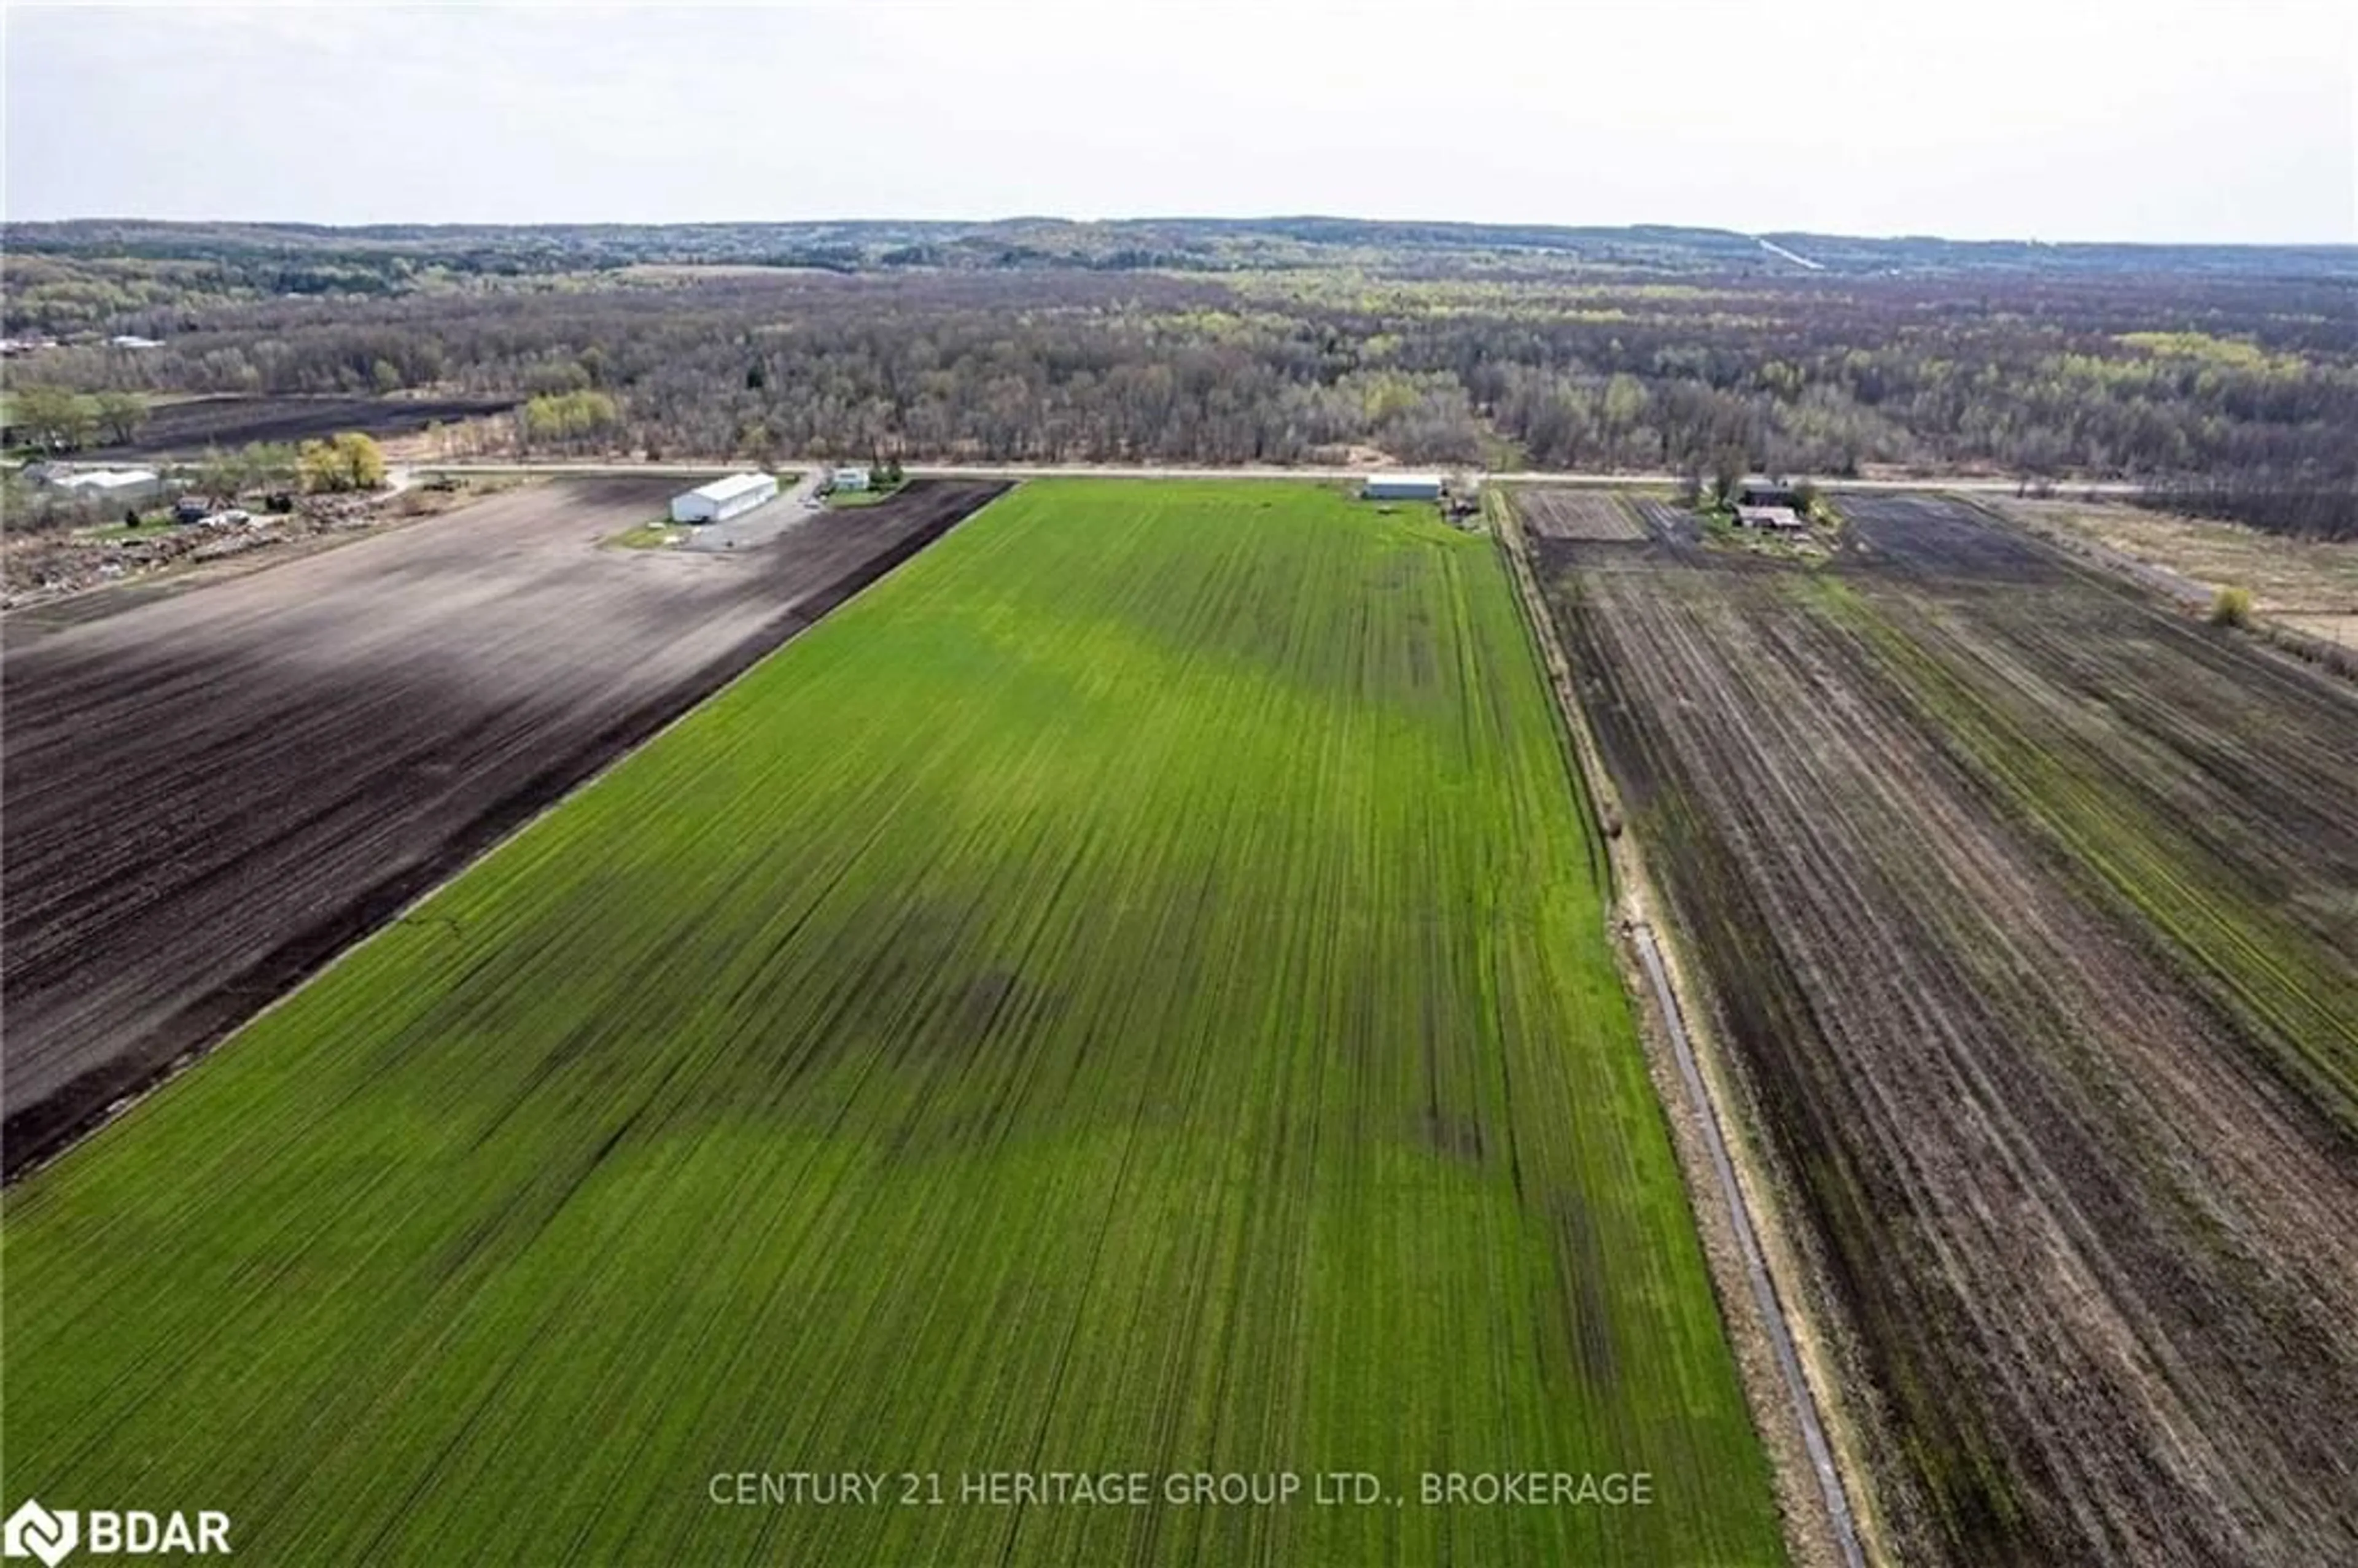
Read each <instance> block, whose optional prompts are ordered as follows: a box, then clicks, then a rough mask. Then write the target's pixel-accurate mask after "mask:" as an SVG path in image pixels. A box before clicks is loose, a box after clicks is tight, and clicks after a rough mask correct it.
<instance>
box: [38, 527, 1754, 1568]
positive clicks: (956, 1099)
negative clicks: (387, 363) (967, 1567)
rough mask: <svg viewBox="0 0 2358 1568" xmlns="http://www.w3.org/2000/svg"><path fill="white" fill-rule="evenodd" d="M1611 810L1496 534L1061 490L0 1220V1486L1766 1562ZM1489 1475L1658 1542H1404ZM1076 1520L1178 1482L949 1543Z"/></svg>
mask: <svg viewBox="0 0 2358 1568" xmlns="http://www.w3.org/2000/svg"><path fill="white" fill-rule="evenodd" d="M1573 788H1574V786H1573V785H1572V784H1571V783H1570V781H1569V779H1568V777H1567V774H1566V769H1565V764H1564V761H1563V752H1562V749H1561V746H1560V743H1559V739H1558V736H1557V732H1556V730H1555V728H1554V724H1553V719H1552V710H1551V708H1550V706H1549V701H1548V698H1547V696H1546V693H1545V688H1544V687H1543V685H1542V682H1541V676H1540V672H1539V666H1538V663H1537V658H1536V655H1535V654H1534V652H1533V650H1532V648H1531V643H1530V641H1529V639H1528V637H1527V635H1526V633H1525V631H1524V628H1523V626H1522V624H1521V623H1520V621H1519V619H1518V615H1517V611H1516V608H1515V602H1514V599H1513V596H1512V593H1511V591H1510V589H1509V585H1508V581H1507V579H1506V576H1505V573H1504V571H1503V569H1502V568H1501V565H1500V563H1499V561H1498V557H1497V556H1496V555H1495V553H1494V551H1493V547H1492V546H1491V544H1490V542H1489V541H1488V540H1487V539H1486V538H1483V537H1480V536H1478V535H1465V534H1460V533H1456V532H1454V531H1452V530H1450V529H1448V528H1446V527H1444V526H1443V525H1441V524H1438V523H1437V522H1434V521H1432V520H1430V519H1429V518H1425V517H1420V516H1416V515H1412V514H1409V513H1408V512H1407V511H1400V512H1391V511H1386V512H1379V511H1378V510H1377V509H1374V508H1371V507H1368V506H1364V505H1361V504H1358V503H1353V502H1350V501H1347V500H1345V499H1344V498H1342V497H1341V496H1340V495H1338V494H1336V493H1334V492H1327V491H1324V490H1319V489H1315V488H1313V487H1310V486H1307V485H1303V486H1291V485H1272V484H1268V483H1249V482H1236V483H1222V484H1166V483H1151V482H1133V481H1065V482H1052V483H1038V484H1033V485H1029V486H1026V487H1024V488H1023V489H1022V490H1020V491H1019V492H1015V493H1014V494H1012V495H1011V496H1010V497H1008V498H1006V499H1004V500H1002V501H1001V502H999V503H996V504H994V505H993V506H991V507H990V508H989V509H988V510H987V511H986V512H984V513H983V514H980V515H979V516H978V517H977V518H976V519H974V520H973V521H972V522H970V523H968V524H966V525H965V526H963V527H961V528H959V529H958V530H957V531H955V532H954V533H952V534H951V535H949V536H948V537H947V538H946V539H945V540H943V541H942V542H941V543H940V544H938V545H936V546H934V547H933V548H932V549H930V550H928V551H927V552H926V553H925V554H924V555H922V556H920V557H917V558H916V559H915V560H914V562H912V563H911V564H910V565H908V566H907V567H906V568H903V569H902V570H901V571H900V572H899V573H897V574H896V575H895V576H893V577H892V578H890V579H887V580H885V581H884V582H883V583H882V584H880V585H879V586H878V587H877V588H875V589H872V590H871V591H870V592H869V593H868V594H866V595H864V596H863V597H862V598H860V600H857V601H855V602H854V603H852V604H851V605H849V606H848V607H846V608H845V609H844V610H843V611H840V612H839V613H838V614H837V615H836V616H833V617H831V618H829V619H828V620H827V622H824V623H822V624H821V625H820V626H818V627H817V629H816V630H814V631H813V632H811V633H809V634H807V635H806V636H804V637H802V638H800V639H798V640H797V641H795V643H791V644H790V645H788V646H787V647H786V648H784V650H783V651H782V652H780V653H779V654H776V655H774V656H773V657H772V658H771V659H769V660H768V661H767V662H766V663H765V664H763V665H761V666H759V667H758V668H756V669H755V670H754V671H753V672H752V674H751V675H750V676H747V677H746V678H745V679H744V680H742V681H741V682H740V683H739V684H738V685H736V686H734V687H731V688H730V689H729V690H728V691H726V692H724V693H723V694H721V695H720V696H719V697H716V698H715V699H713V700H712V701H710V702H709V703H708V704H707V705H705V706H704V707H703V708H700V709H698V711H696V712H695V713H694V714H692V715H691V716H689V718H688V719H686V720H685V721H683V722H682V723H681V724H679V725H678V726H677V727H676V728H675V729H674V730H671V731H670V732H668V733H667V734H665V736H663V737H662V738H661V739H659V740H658V741H655V742H654V743H653V744H652V745H650V746H648V747H647V748H645V749H644V750H643V751H641V752H638V753H637V754H636V755H634V756H633V757H632V758H630V759H629V760H628V761H626V762H623V763H622V765H620V766H619V767H617V768H616V769H614V770H613V771H612V772H611V773H609V774H607V775H606V776H605V777H603V778H602V779H600V781H598V782H597V783H596V784H592V785H591V786H590V787H589V788H588V789H586V790H584V791H583V792H582V793H580V794H579V795H577V796H576V797H574V798H573V799H572V800H570V801H568V803H567V804H566V805H565V806H562V807H561V808H560V809H558V810H557V811H555V812H553V813H551V814H550V815H549V816H546V817H544V818H543V819H541V820H540V821H539V822H537V823H536V824H535V825H534V826H533V827H530V828H529V829H528V830H526V831H525V832H524V833H523V834H521V835H519V836H518V837H517V838H515V839H514V840H513V841H512V842H510V843H509V844H507V845H506V846H505V847H504V848H503V849H501V850H499V851H498V852H497V853H496V854H494V855H492V857H490V858H489V859H488V860H485V861H484V862H482V863H481V864H480V865H479V866H477V867H476V868H475V869H473V870H472V871H470V872H469V873H468V874H467V875H465V876H464V877H462V878H460V880H458V881H455V882H454V883H452V884H451V885H450V886H449V887H448V888H447V889H445V890H444V891H443V892H440V893H439V894H438V895H437V896H436V897H435V898H433V899H432V900H431V901H429V902H428V903H426V904H425V905H423V906H422V907H420V908H419V909H417V910H416V911H413V912H412V913H411V914H410V915H409V916H408V917H407V918H406V920H404V921H403V922H401V923H400V924H398V925H395V926H393V927H391V928H389V929H388V930H386V931H385V932H384V933H383V934H382V935H379V936H378V937H377V938H376V939H375V940H373V941H372V942H371V943H369V944H368V945H367V946H364V947H362V949H360V950H359V951H358V952H356V953H354V954H353V955H352V956H351V957H348V958H347V959H346V960H345V961H344V962H342V963H341V964H340V965H339V966H337V967H336V968H333V969H332V970H330V972H329V973H327V974H326V975H324V976H322V977H321V978H319V979H318V980H316V981H315V982H314V983H312V984H311V985H310V986H309V987H308V988H307V989H304V990H303V991H301V992H299V993H298V994H297V995H296V996H295V997H294V998H292V999H291V1000H288V1001H287V1003H286V1004H285V1005H283V1006H281V1007H279V1008H277V1009H276V1010H274V1011H271V1012H269V1013H268V1014H266V1015H265V1016H264V1017H263V1018H261V1019H260V1020H258V1021H257V1022H254V1024H252V1025H250V1026H249V1027H248V1028H247V1029H246V1030H245V1031H244V1032H243V1033H242V1035H241V1036H239V1037H238V1038H237V1039H235V1040H234V1041H233V1042H232V1043H230V1044H228V1045H226V1046H224V1047H223V1048H222V1051H221V1052H220V1053H219V1054H217V1055H215V1056H214V1057H213V1058H211V1060H209V1061H207V1062H206V1063H204V1064H203V1065H200V1067H198V1068H196V1069H195V1070H193V1071H191V1072H189V1073H188V1074H185V1075H184V1076H181V1077H179V1078H178V1079H177V1080H175V1081H174V1082H173V1083H171V1084H170V1085H169V1086H168V1087H166V1088H164V1089H163V1090H161V1091H160V1092H158V1093H157V1094H156V1095H154V1096H153V1097H151V1098H149V1099H147V1100H146V1101H145V1102H143V1103H142V1104H141V1105H139V1106H138V1107H137V1108H135V1109H134V1110H133V1111H132V1112H130V1113H129V1114H128V1115H126V1116H124V1118H122V1119H120V1120H119V1121H117V1122H116V1123H115V1124H114V1125H113V1126H111V1127H109V1128H108V1129H106V1130H104V1131H103V1132H102V1133H100V1134H99V1135H98V1136H96V1137H95V1138H93V1139H92V1140H91V1141H89V1142H87V1143H86V1144H84V1145H83V1146H82V1147H81V1148H80V1149H79V1150H77V1151H76V1152H73V1153H71V1154H70V1155H69V1156H68V1157H67V1158H65V1159H64V1160H63V1161H61V1162H59V1163H58V1164H57V1165H55V1166H53V1167H51V1168H49V1170H47V1171H45V1172H42V1173H38V1174H37V1175H35V1176H34V1177H32V1178H31V1179H29V1180H27V1182H25V1183H23V1184H20V1185H19V1186H18V1187H17V1188H16V1189H15V1190H13V1191H12V1192H11V1193H10V1194H9V1196H8V1205H7V1216H6V1222H5V1230H4V1231H0V1234H4V1235H5V1242H0V1264H5V1310H6V1324H5V1328H6V1336H7V1338H6V1348H7V1369H8V1377H7V1389H6V1404H5V1452H6V1461H7V1471H8V1491H9V1495H10V1496H11V1497H12V1498H16V1497H23V1496H27V1495H33V1496H38V1497H39V1498H41V1499H43V1500H44V1501H45V1502H48V1503H49V1504H50V1505H52V1506H53V1507H64V1508H83V1509H91V1508H118V1509H119V1508H146V1509H176V1508H177V1509H199V1508H203V1509H222V1510H226V1511H228V1512H229V1513H230V1514H231V1515H232V1516H233V1519H234V1521H235V1533H234V1538H233V1539H234V1541H235V1544H236V1549H237V1552H238V1555H239V1557H240V1559H241V1560H244V1561H257V1562H303V1563H324V1562H330V1561H347V1562H352V1561H368V1562H434V1563H443V1562H453V1561H461V1560H473V1559H474V1558H477V1557H479V1556H480V1557H486V1558H497V1559H504V1560H512V1561H532V1562H545V1563H557V1562H571V1561H633V1562H648V1563H655V1562H681V1563H686V1562H706V1561H744V1560H756V1559H758V1560H762V1561H768V1562H777V1563H1125V1562H1159V1563H1204V1564H1217V1565H1222V1568H1226V1565H1229V1564H1242V1563H1287V1564H1294V1563H1353V1564H1357V1563H1379V1562H1400V1563H1421V1564H1422V1563H1438V1562H1443V1561H1449V1562H1455V1563H1476V1564H1505V1563H1585V1562H1592V1561H1612V1562H1617V1563H1699V1562H1712V1563H1755V1562H1765V1561H1775V1560H1778V1559H1779V1558H1780V1557H1781V1555H1782V1547H1781V1544H1780V1540H1781V1538H1780V1534H1779V1526H1778V1521H1777V1516H1776V1511H1775V1506H1774V1503H1773V1501H1772V1497H1771V1490H1770V1484H1769V1479H1768V1466H1767V1463H1766V1461H1765V1459H1764V1458H1763V1456H1762V1454H1761V1451H1760V1448H1759V1446H1758V1441H1757V1439H1756V1438H1755V1435H1754V1433H1753V1431H1752V1428H1751V1425H1750V1422H1749V1420H1748V1418H1747V1412H1746V1409H1745V1406H1744V1402H1743V1400H1742V1396H1741V1394H1740V1392H1739V1390H1738V1385H1737V1381H1736V1371H1735V1366H1734V1361H1733V1358H1732V1357H1731V1355H1730V1353H1729V1350H1728V1348H1727V1346H1726V1343H1725V1338H1724V1336H1723V1333H1722V1329H1721V1325H1720V1323H1719V1319H1718V1315H1717V1313H1716V1309H1715V1307H1714V1300H1713V1296H1712V1292H1711V1288H1710V1285H1709V1283H1708V1280H1707V1277H1706V1274H1705V1271H1704V1262H1703V1258H1702V1255H1701V1251H1700V1249H1699V1247H1698V1245H1697V1242H1696V1239H1695V1235H1694V1231H1693V1220H1692V1218H1691V1217H1690V1215H1689V1213H1688V1211H1687V1208H1686V1206H1685V1200H1684V1195H1683V1191H1682V1186H1681V1183H1680V1180H1679V1177H1678V1173H1677V1171H1676V1169H1675V1166H1674V1164H1673V1162H1672V1158H1671V1151H1670V1145H1669V1141H1668V1138H1667V1134H1666V1131H1665V1130H1664V1126H1663V1123H1662V1119H1661V1116H1660V1110H1659V1108H1658V1107H1657V1106H1656V1104H1655V1102H1654V1099H1653V1097H1652V1094H1651V1091H1650V1087H1649V1084H1648V1080H1647V1077H1646V1075H1645V1071H1644V1066H1643V1062H1642V1058H1641V1055H1640V1052H1639V1045H1638V1043H1637V1039H1636V1036H1635V1033H1634V1027H1633V1022H1632V1019H1631V1016H1630V1013H1629V1011H1628V1003H1627V1001H1626V1000H1625V998H1624V995H1623V993H1622V991H1621V989H1620V986H1619V984H1618V981H1617V976H1616V973H1615V970H1614V968H1613V964H1612V961H1611V957H1610V952H1609V949H1608V946H1607V944H1606V935H1605V930H1604V921H1603V914H1602V910H1601V908H1600V891H1599V886H1598V882H1597V880H1596V879H1597V875H1598V872H1597V871H1596V869H1595V867H1596V847H1595V843H1594V842H1593V840H1592V839H1591V838H1589V837H1588V829H1587V828H1586V827H1585V815H1584V813H1583V812H1582V811H1581V810H1580V809H1578V806H1577V803H1576V801H1575V799H1574V795H1573ZM1506 1470H1512V1471H1519V1472H1527V1471H1553V1472H1567V1473H1575V1474H1577V1473H1582V1472H1593V1473H1595V1476H1597V1477H1598V1478H1599V1483H1600V1484H1601V1485H1603V1486H1606V1487H1611V1486H1613V1485H1615V1484H1616V1483H1613V1482H1611V1481H1609V1480H1606V1479H1604V1478H1605V1477H1607V1476H1618V1475H1621V1474H1626V1473H1630V1472H1642V1473H1644V1475H1645V1476H1646V1477H1647V1478H1646V1480H1645V1481H1644V1482H1643V1483H1642V1487H1643V1488H1644V1495H1645V1496H1646V1498H1647V1500H1645V1501H1643V1502H1635V1501H1633V1502H1628V1503H1626V1504H1624V1505H1623V1506H1611V1505H1609V1504H1606V1503H1604V1502H1600V1501H1597V1500H1595V1499H1594V1498H1592V1500H1590V1501H1587V1502H1573V1501H1562V1502H1555V1503H1546V1502H1542V1503H1540V1504H1536V1505H1534V1504H1530V1503H1515V1502H1507V1501H1499V1502H1495V1503H1490V1504H1487V1505H1486V1504H1481V1503H1475V1502H1457V1503H1447V1504H1428V1503H1426V1502H1425V1501H1424V1499H1423V1497H1422V1493H1421V1489H1420V1488H1421V1480H1420V1477H1421V1476H1422V1475H1423V1474H1424V1473H1426V1472H1449V1471H1459V1472H1492V1471H1506ZM849 1471H856V1472H861V1473H865V1474H868V1475H872V1476H883V1477H885V1480H884V1487H883V1493H884V1495H883V1497H882V1499H881V1500H875V1501H869V1500H841V1499H838V1500H837V1501H834V1502H830V1503H824V1504H822V1503H817V1502H810V1501H806V1502H804V1503H801V1504H795V1503H785V1504H782V1505H781V1504H775V1503H772V1504H763V1503H761V1502H759V1501H756V1502H755V1503H753V1504H752V1505H750V1506H747V1505H739V1504H736V1503H734V1502H716V1501H715V1500H714V1498H713V1493H714V1492H715V1490H716V1489H717V1490H719V1492H720V1493H721V1494H722V1495H723V1496H733V1494H734V1492H735V1489H736V1487H737V1485H738V1483H737V1481H736V1480H735V1477H736V1476H739V1475H740V1474H741V1473H747V1472H768V1473H772V1474H773V1475H782V1474H784V1473H791V1472H826V1473H828V1474H830V1475H833V1474H836V1473H840V1472H849ZM1066 1471H1085V1472H1087V1473H1089V1474H1090V1475H1091V1476H1093V1477H1102V1476H1105V1475H1106V1474H1107V1473H1109V1472H1120V1473H1125V1474H1128V1473H1143V1474H1144V1475H1146V1476H1148V1477H1150V1479H1149V1481H1148V1482H1147V1486H1148V1487H1149V1489H1150V1490H1151V1493H1152V1498H1151V1500H1149V1501H1146V1502H1139V1503H1131V1502H1104V1501H1097V1502H1079V1501H1074V1500H1070V1499H1069V1498H1067V1499H1066V1500H1063V1501H1046V1500H1034V1501H1030V1502H1027V1503H1023V1504H1020V1505H1019V1504H1018V1503H1016V1502H1014V1501H1012V1500H1007V1501H994V1500H991V1499H990V1498H964V1497H962V1488H963V1483H964V1481H965V1480H966V1478H967V1477H969V1476H976V1475H979V1474H980V1473H985V1472H1029V1473H1045V1472H1066ZM1329 1471H1333V1472H1341V1471H1358V1472H1367V1473H1369V1474H1372V1475H1373V1476H1376V1477H1377V1485H1379V1487H1380V1488H1381V1496H1380V1498H1378V1499H1377V1500H1374V1501H1372V1502H1370V1503H1368V1505H1366V1506H1357V1505H1322V1504H1320V1503H1318V1502H1317V1501H1316V1500H1315V1499H1314V1495H1313V1492H1314V1487H1316V1486H1317V1484H1318V1483H1317V1474H1318V1473H1320V1472H1329ZM1276 1472H1293V1473H1295V1474H1296V1475H1298V1476H1300V1477H1301V1486H1302V1487H1303V1490H1302V1492H1301V1493H1300V1494H1299V1495H1297V1496H1295V1497H1293V1498H1291V1499H1289V1500H1285V1501H1281V1502H1275V1503H1270V1504H1267V1505H1263V1506H1257V1505H1255V1504H1252V1503H1249V1502H1240V1503H1226V1502H1220V1501H1217V1500H1212V1501H1205V1500H1196V1499H1195V1498H1194V1497H1193V1495H1192V1492H1191V1490H1190V1489H1189V1488H1188V1487H1187V1486H1186V1484H1185V1483H1184V1482H1183V1483H1181V1487H1182V1492H1183V1496H1187V1497H1188V1498H1189V1500H1185V1501H1176V1502H1174V1501H1173V1500H1171V1497H1170V1493H1169V1490H1168V1488H1169V1487H1170V1485H1171V1483H1169V1482H1168V1481H1167V1480H1166V1479H1165V1477H1166V1476H1171V1475H1174V1474H1178V1475H1182V1476H1184V1475H1191V1474H1195V1473H1212V1474H1252V1475H1259V1476H1268V1475H1270V1474H1271V1473H1276ZM904 1473H914V1474H915V1475H916V1476H918V1477H919V1479H918V1480H917V1482H916V1483H915V1484H914V1499H913V1500H911V1501H908V1502H906V1503H904V1502H903V1498H904V1497H907V1496H909V1495H910V1493H911V1490H912V1486H911V1483H909V1482H905V1481H903V1479H902V1476H903V1474H904ZM929 1474H937V1475H938V1476H939V1481H938V1485H939V1487H941V1496H942V1498H943V1500H942V1501H941V1502H940V1503H938V1504H936V1503H934V1502H932V1501H931V1500H930V1498H931V1497H932V1496H933V1495H934V1494H933V1491H932V1487H933V1486H934V1485H935V1484H936V1483H934V1482H932V1481H928V1480H926V1479H925V1476H928V1475H929ZM716 1477H724V1479H721V1480H719V1481H718V1482H716ZM1265 1484H1270V1483H1265ZM778 1485H779V1486H781V1487H783V1486H784V1485H785V1483H783V1482H780V1483H778ZM754 1495H755V1496H756V1497H757V1498H758V1496H759V1490H758V1484H757V1485H756V1490H755V1492H754Z"/></svg>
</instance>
